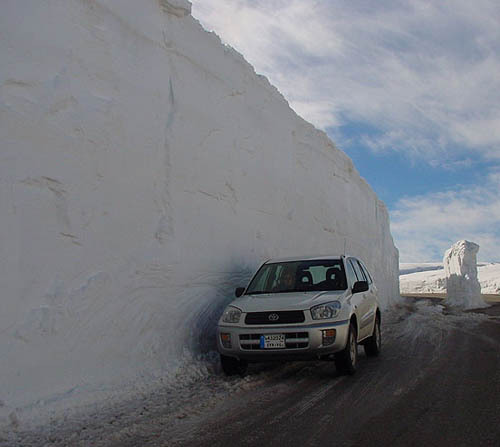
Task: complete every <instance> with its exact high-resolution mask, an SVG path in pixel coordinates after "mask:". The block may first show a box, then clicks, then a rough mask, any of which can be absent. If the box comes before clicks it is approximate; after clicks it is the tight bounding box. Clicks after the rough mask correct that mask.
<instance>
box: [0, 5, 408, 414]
mask: <svg viewBox="0 0 500 447" xmlns="http://www.w3.org/2000/svg"><path fill="white" fill-rule="evenodd" d="M0 30H1V39H0V57H1V60H2V69H1V70H0V140H1V154H0V156H1V164H0V216H1V217H0V219H1V225H0V241H1V242H0V269H1V277H0V281H1V287H0V290H1V311H0V358H1V362H0V414H2V415H6V414H10V415H11V420H13V417H12V413H10V412H11V410H12V409H16V408H17V410H18V411H19V410H20V409H22V408H27V407H29V406H32V405H42V404H43V403H44V402H45V403H46V402H51V401H54V400H58V399H64V398H65V397H67V396H74V395H82V394H85V393H87V394H89V393H91V392H92V391H99V390H112V389H118V388H119V387H121V386H125V385H126V384H128V385H130V384H135V385H137V384H141V383H148V382H150V381H154V380H155V379H157V378H162V380H169V379H171V380H179V376H178V371H179V370H178V367H180V366H182V365H186V364H187V363H189V361H190V360H191V359H196V358H199V355H200V354H202V353H205V352H209V351H210V350H211V349H213V347H214V343H213V333H214V325H215V322H216V320H217V318H218V317H219V315H220V313H221V311H222V308H223V307H224V306H225V304H226V303H227V302H228V301H230V300H231V299H232V298H233V290H234V288H235V287H236V286H239V285H244V284H245V283H246V281H247V280H248V278H249V276H250V275H251V274H252V273H253V272H254V271H255V269H256V268H257V267H258V265H259V264H260V263H261V262H263V261H264V260H266V259H267V258H270V257H275V256H283V255H291V254H310V253H337V254H341V253H343V251H344V246H345V247H346V249H347V252H348V253H350V254H353V255H357V256H359V257H361V258H362V259H364V260H365V261H366V264H367V266H368V268H369V269H370V270H371V271H372V274H373V276H374V277H375V280H376V281H377V284H378V287H379V291H380V296H381V299H382V302H383V305H384V307H387V305H389V304H390V302H391V300H393V299H396V297H397V296H398V295H399V286H398V252H397V249H396V248H395V247H394V244H393V240H392V237H391V234H390V230H389V219H388V213H387V210H386V207H385V206H384V204H383V203H382V202H381V201H380V200H378V198H377V196H376V195H375V193H374V192H373V191H372V189H371V188H370V187H369V186H368V185H367V183H366V182H365V181H364V180H363V179H362V178H360V176H359V174H358V172H357V171H356V169H355V168H354V167H353V164H352V162H351V160H350V159H349V158H348V157H347V156H346V155H345V154H344V153H343V152H341V151H340V150H338V149H337V148H336V147H335V146H334V144H333V143H332V142H331V141H330V140H329V139H328V138H327V136H326V135H325V134H324V133H323V132H320V131H318V130H316V129H315V128H314V127H313V126H312V125H310V124H308V123H307V122H305V121H304V120H303V119H301V118H300V117H298V116H297V115H296V114H295V113H294V112H293V111H292V110H291V109H290V108H289V106H288V103H287V102H286V100H285V99H284V98H283V97H282V96H281V94H280V93H279V92H278V91H277V90H276V88H275V87H273V86H272V85H270V84H269V82H268V81H267V79H266V78H264V77H262V76H259V75H257V74H256V73H255V72H254V70H253V68H252V67H251V66H250V65H249V64H248V63H247V62H246V61H245V60H244V59H243V57H242V56H241V55H239V54H238V53H236V52H235V51H234V50H233V49H231V48H229V47H227V46H224V45H222V44H221V42H220V40H219V38H218V37H217V36H216V35H215V34H213V33H208V32H206V31H204V30H203V28H202V27H201V25H200V24H199V23H198V22H197V21H196V20H195V19H193V18H192V16H191V15H190V4H189V3H188V2H186V1H182V0H177V1H173V0H172V1H167V0H162V1H159V0H143V1H140V2H138V1H137V0H95V1H90V0H71V1H70V0H47V1H43V2H41V1H39V0H32V1H28V0H26V1H23V2H19V1H17V0H7V1H4V2H2V13H1V15H0ZM176 374H177V376H176ZM89 395H90V394H89ZM14 419H15V418H14Z"/></svg>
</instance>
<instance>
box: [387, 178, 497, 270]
mask: <svg viewBox="0 0 500 447" xmlns="http://www.w3.org/2000/svg"><path fill="white" fill-rule="evenodd" d="M499 190H500V174H499V173H497V172H494V173H491V174H490V175H486V174H485V182H484V184H483V185H479V186H471V187H465V186H462V187H459V188H457V189H455V190H448V191H444V192H439V193H432V194H428V195H425V196H419V197H412V198H405V199H401V200H400V201H399V202H398V203H397V204H396V206H395V207H394V209H393V210H392V212H391V232H392V234H393V236H394V239H395V243H396V245H397V246H398V248H399V250H400V253H401V254H402V256H401V262H422V261H438V260H440V259H441V258H442V257H443V254H444V252H445V250H447V249H448V248H449V247H450V246H451V245H452V244H453V243H454V242H456V241H457V240H460V239H467V240H470V241H473V242H476V243H478V244H479V245H480V247H481V248H480V251H479V255H478V257H479V258H480V259H481V260H484V261H499V260H500V254H499V247H500V195H499Z"/></svg>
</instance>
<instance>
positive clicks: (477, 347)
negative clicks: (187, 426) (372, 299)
mask: <svg viewBox="0 0 500 447" xmlns="http://www.w3.org/2000/svg"><path fill="white" fill-rule="evenodd" d="M434 308H435V305H433V307H431V308H430V309H429V308H427V309H425V310H424V312H422V313H421V314H419V313H418V311H417V313H416V314H415V315H406V316H401V317H400V319H399V318H396V319H395V321H392V322H389V323H388V325H386V326H385V334H384V335H385V343H384V346H383V355H382V356H381V357H380V358H377V359H372V358H367V357H364V356H362V358H361V359H360V364H359V371H358V372H357V374H356V375H355V376H354V377H338V376H337V377H335V375H334V374H333V373H332V371H333V364H329V363H318V364H315V365H314V367H309V368H308V369H306V370H304V368H300V367H297V369H296V370H294V369H292V370H291V371H287V372H288V374H286V375H284V376H283V377H275V378H273V380H271V381H270V383H265V384H263V386H262V387H261V388H259V389H257V390H251V391H250V392H249V393H247V394H248V395H244V396H239V399H240V401H241V404H238V403H233V405H232V406H228V408H227V410H226V411H225V412H223V413H222V414H217V415H216V417H214V418H212V420H209V421H207V422H205V424H204V425H203V426H202V427H200V428H198V430H196V431H195V432H192V433H190V435H189V436H190V437H188V438H186V439H184V440H182V439H179V440H178V441H177V442H176V443H175V444H173V445H187V446H234V445H239V446H266V445H273V446H330V445H335V446H358V445H365V446H366V445H373V446H375V445H376V446H444V445H450V446H452V445H453V446H461V445H464V446H481V445H484V446H500V320H499V319H498V318H499V316H500V306H498V305H497V306H494V307H492V308H489V309H487V310H484V311H481V312H482V313H483V318H480V317H479V316H477V318H476V315H472V314H471V313H465V314H460V313H457V314H448V315H446V312H445V314H442V313H439V312H438V313H436V314H434V312H433V309H434ZM439 308H441V309H442V307H438V309H439ZM415 316H416V317H415ZM398 320H399V321H398ZM427 320H430V321H427Z"/></svg>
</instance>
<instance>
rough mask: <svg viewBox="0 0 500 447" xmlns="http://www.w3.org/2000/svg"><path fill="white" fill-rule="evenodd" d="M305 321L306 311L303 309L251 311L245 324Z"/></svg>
mask: <svg viewBox="0 0 500 447" xmlns="http://www.w3.org/2000/svg"><path fill="white" fill-rule="evenodd" d="M304 321H305V317H304V312H302V311H301V310H284V311H276V312H249V313H247V316H246V317H245V324H289V323H303V322H304Z"/></svg>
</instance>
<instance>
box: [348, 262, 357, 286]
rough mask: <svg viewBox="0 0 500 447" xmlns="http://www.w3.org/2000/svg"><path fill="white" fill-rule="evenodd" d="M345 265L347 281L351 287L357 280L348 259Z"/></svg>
mask: <svg viewBox="0 0 500 447" xmlns="http://www.w3.org/2000/svg"><path fill="white" fill-rule="evenodd" d="M345 265H346V270H347V279H348V280H349V284H350V285H351V287H352V285H353V284H354V283H355V282H356V281H357V280H358V278H357V277H356V273H355V272H354V268H353V266H352V263H351V260H350V259H349V260H348V261H347V262H346V263H345Z"/></svg>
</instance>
